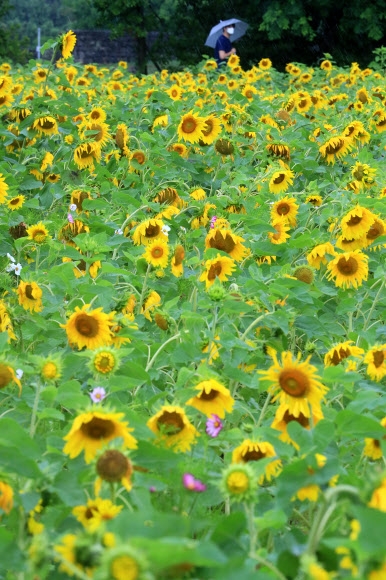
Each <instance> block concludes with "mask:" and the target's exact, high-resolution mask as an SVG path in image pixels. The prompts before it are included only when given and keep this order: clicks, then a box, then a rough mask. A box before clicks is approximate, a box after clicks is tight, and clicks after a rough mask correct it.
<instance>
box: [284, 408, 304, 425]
mask: <svg viewBox="0 0 386 580" xmlns="http://www.w3.org/2000/svg"><path fill="white" fill-rule="evenodd" d="M283 421H284V422H285V423H286V424H287V425H288V423H292V421H296V422H297V423H299V425H301V426H302V427H309V425H310V421H309V419H307V417H305V416H304V415H303V413H300V414H299V417H295V415H291V413H290V412H289V411H286V412H285V413H284V415H283Z"/></svg>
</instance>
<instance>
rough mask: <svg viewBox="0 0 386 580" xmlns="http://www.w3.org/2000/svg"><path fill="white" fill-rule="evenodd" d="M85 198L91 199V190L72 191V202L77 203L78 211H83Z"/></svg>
mask: <svg viewBox="0 0 386 580" xmlns="http://www.w3.org/2000/svg"><path fill="white" fill-rule="evenodd" d="M85 199H91V194H90V192H89V191H85V190H83V189H74V190H73V192H72V193H71V204H74V205H76V213H80V212H81V211H83V202H84V200H85Z"/></svg>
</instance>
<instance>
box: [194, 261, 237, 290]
mask: <svg viewBox="0 0 386 580" xmlns="http://www.w3.org/2000/svg"><path fill="white" fill-rule="evenodd" d="M235 267H236V265H235V262H234V260H232V258H227V257H226V256H221V255H220V254H217V256H216V258H213V259H211V260H206V262H205V271H204V272H203V273H202V274H201V276H200V278H199V280H200V282H205V287H206V289H208V288H210V287H211V286H212V284H213V283H214V281H215V280H216V278H218V279H219V280H220V281H221V282H226V281H227V280H228V278H227V276H231V275H232V273H233V270H234V269H235Z"/></svg>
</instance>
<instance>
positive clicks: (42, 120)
mask: <svg viewBox="0 0 386 580" xmlns="http://www.w3.org/2000/svg"><path fill="white" fill-rule="evenodd" d="M32 129H35V130H36V131H37V132H38V133H39V135H57V134H58V133H59V129H58V123H57V122H56V120H55V119H54V118H53V117H50V116H47V117H39V118H38V119H36V120H35V121H34V122H33V123H32Z"/></svg>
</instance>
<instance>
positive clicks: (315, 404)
mask: <svg viewBox="0 0 386 580" xmlns="http://www.w3.org/2000/svg"><path fill="white" fill-rule="evenodd" d="M272 358H273V361H274V364H273V365H272V366H271V367H270V368H269V369H268V370H267V371H259V374H261V375H262V379H261V380H263V381H269V382H270V383H271V384H270V387H269V389H268V391H269V393H270V394H272V395H274V398H273V401H276V400H278V399H279V402H280V404H281V405H283V406H286V407H287V409H288V412H289V413H291V415H294V416H295V417H299V416H300V413H302V415H303V416H304V417H310V416H311V410H312V412H315V410H317V409H319V408H320V402H321V400H322V399H323V397H324V395H325V394H326V393H327V391H328V389H327V387H325V386H324V385H323V384H322V383H321V382H320V380H319V379H320V377H319V376H318V375H317V374H316V373H317V369H316V368H315V367H314V366H313V365H311V364H309V362H308V361H309V360H310V358H311V357H310V356H309V357H307V359H306V360H305V361H303V362H300V358H301V354H300V353H299V354H298V356H297V358H296V359H295V360H292V353H291V352H288V351H284V352H282V354H281V359H282V360H281V364H280V363H279V361H278V360H277V356H276V352H274V353H272Z"/></svg>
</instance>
